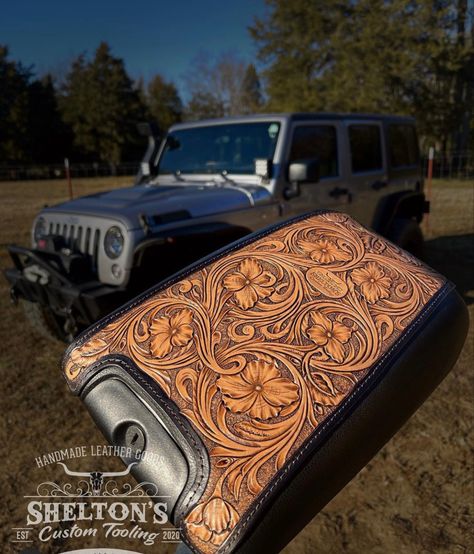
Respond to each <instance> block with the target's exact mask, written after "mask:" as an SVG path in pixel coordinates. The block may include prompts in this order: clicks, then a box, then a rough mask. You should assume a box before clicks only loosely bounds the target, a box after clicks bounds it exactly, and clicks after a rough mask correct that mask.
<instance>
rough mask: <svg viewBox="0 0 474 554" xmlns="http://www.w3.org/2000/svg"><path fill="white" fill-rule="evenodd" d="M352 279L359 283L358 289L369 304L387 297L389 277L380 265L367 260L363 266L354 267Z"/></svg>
mask: <svg viewBox="0 0 474 554" xmlns="http://www.w3.org/2000/svg"><path fill="white" fill-rule="evenodd" d="M352 280H353V281H354V283H355V284H356V285H359V287H360V291H361V292H362V294H363V295H364V297H365V299H366V300H367V302H369V303H370V304H373V303H374V302H377V300H380V299H382V298H388V297H389V295H390V293H389V289H390V284H391V280H390V277H387V276H386V275H385V273H384V271H383V269H382V268H381V267H380V265H379V264H377V263H375V262H369V263H368V264H367V265H366V266H365V267H361V268H358V269H354V271H353V272H352Z"/></svg>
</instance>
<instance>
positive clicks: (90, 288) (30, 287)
mask: <svg viewBox="0 0 474 554" xmlns="http://www.w3.org/2000/svg"><path fill="white" fill-rule="evenodd" d="M8 251H9V253H10V256H11V258H12V261H13V264H14V267H13V268H11V269H7V270H5V277H6V279H7V280H8V282H9V283H10V286H11V289H10V291H11V296H12V299H13V300H16V299H18V298H23V299H24V300H27V301H28V302H37V303H39V304H41V305H42V306H45V307H46V308H49V309H50V310H51V311H52V312H53V313H54V314H56V315H57V316H59V317H65V318H73V319H74V320H75V322H76V323H77V324H78V325H79V326H81V327H83V326H88V325H91V324H92V323H94V322H95V321H97V320H98V319H100V318H101V317H103V316H104V315H106V314H107V313H109V312H110V311H112V310H113V309H114V308H116V307H117V306H120V305H121V304H122V303H123V302H125V301H126V300H127V299H128V297H129V294H127V291H126V289H124V288H121V287H113V286H109V285H103V284H102V283H100V282H99V281H97V280H91V279H90V278H89V279H87V280H85V281H84V282H83V283H82V282H81V283H78V282H73V281H72V280H71V279H70V277H69V276H68V275H67V274H66V273H65V272H64V271H63V270H62V264H61V260H60V256H59V255H58V254H54V253H48V252H43V251H39V250H32V249H29V248H24V247H21V246H16V245H10V246H8Z"/></svg>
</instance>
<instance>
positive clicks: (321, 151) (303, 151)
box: [290, 125, 338, 177]
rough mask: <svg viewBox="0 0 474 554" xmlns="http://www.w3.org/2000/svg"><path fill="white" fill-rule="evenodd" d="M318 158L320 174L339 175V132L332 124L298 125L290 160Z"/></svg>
mask: <svg viewBox="0 0 474 554" xmlns="http://www.w3.org/2000/svg"><path fill="white" fill-rule="evenodd" d="M311 158H318V159H319V162H320V176H321V177H334V176H336V175H338V167H337V134H336V128H335V127H333V126H332V125H308V126H307V127H306V126H301V127H296V129H295V132H294V133H293V142H292V144H291V152H290V161H294V160H308V159H311Z"/></svg>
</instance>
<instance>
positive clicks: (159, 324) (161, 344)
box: [150, 308, 193, 358]
mask: <svg viewBox="0 0 474 554" xmlns="http://www.w3.org/2000/svg"><path fill="white" fill-rule="evenodd" d="M192 320H193V314H192V312H191V310H189V309H188V308H184V309H183V310H179V311H178V312H176V313H175V314H174V315H172V316H171V317H166V316H162V317H155V318H153V320H152V322H151V325H150V334H151V336H152V338H151V342H150V352H151V353H152V354H153V356H155V357H157V358H162V357H163V356H166V354H169V353H170V352H171V350H172V349H173V347H174V346H181V347H182V346H186V345H187V344H188V343H189V341H190V340H191V338H192V336H193V328H192V327H191V322H192Z"/></svg>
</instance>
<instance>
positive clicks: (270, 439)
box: [65, 213, 444, 553]
mask: <svg viewBox="0 0 474 554" xmlns="http://www.w3.org/2000/svg"><path fill="white" fill-rule="evenodd" d="M443 283H444V282H443V279H442V278H441V277H440V276H439V275H438V274H436V273H435V272H433V271H432V270H430V269H429V268H427V267H426V266H424V265H423V264H422V263H421V262H419V261H418V260H416V259H415V258H413V257H412V256H411V255H409V254H407V253H406V252H404V251H402V250H400V249H398V248H397V247H395V246H394V245H392V244H391V243H388V242H386V241H385V240H384V239H382V238H381V237H379V236H377V235H376V234H374V233H372V232H370V231H368V230H367V229H365V228H363V227H362V226H360V225H359V224H358V223H356V222H355V221H354V220H352V219H350V218H349V217H348V216H345V215H343V214H339V213H325V214H319V215H313V216H309V217H308V218H306V219H302V220H299V221H297V222H293V223H290V224H288V225H287V226H283V227H280V228H277V229H276V230H274V231H273V232H271V233H270V234H267V235H266V236H262V237H261V238H257V239H256V240H254V241H253V242H251V243H247V244H245V245H244V246H242V247H241V248H239V249H234V250H233V251H231V252H230V253H228V254H227V255H225V256H223V257H221V258H218V259H216V260H214V261H211V262H210V263H209V264H208V265H207V266H205V267H202V268H200V269H198V270H196V271H195V272H194V273H192V274H190V275H189V276H187V277H185V278H183V279H182V280H180V281H178V282H177V283H175V284H172V285H170V286H168V287H167V288H165V289H164V290H161V291H159V292H155V293H153V294H152V295H150V296H148V297H147V298H145V299H144V300H142V301H141V302H140V303H139V304H137V305H132V307H130V308H129V309H127V310H126V311H125V312H123V313H119V314H118V315H116V316H114V318H113V319H112V320H111V321H110V322H108V323H107V324H106V325H105V326H104V327H102V328H101V329H99V330H98V331H97V332H96V333H95V334H94V335H93V336H90V335H89V336H87V335H86V337H85V338H84V339H83V343H82V344H79V345H78V346H77V347H76V348H75V349H73V350H72V352H71V353H70V356H69V358H68V359H67V361H66V365H65V371H66V376H67V378H68V379H69V380H70V381H71V382H74V381H75V380H76V379H78V377H79V376H80V375H82V376H83V374H84V372H87V369H88V368H90V366H91V365H92V364H93V363H94V362H95V361H97V360H98V359H99V358H101V357H103V356H104V355H108V354H122V355H125V356H128V357H129V358H131V359H132V360H133V361H134V362H135V364H136V365H137V367H138V368H139V369H140V370H141V371H143V372H145V373H147V374H148V375H149V376H151V377H152V378H153V379H154V380H155V381H156V383H157V384H158V385H159V386H160V387H161V388H162V390H163V391H164V392H165V393H166V395H167V396H168V397H169V398H170V399H171V400H172V401H173V402H174V403H175V404H176V405H177V406H178V408H179V410H180V412H181V413H182V414H184V416H185V417H187V418H188V420H189V421H190V422H191V424H192V425H193V427H194V429H195V430H196V432H197V433H198V434H199V435H200V437H201V439H202V441H203V442H204V444H205V446H206V448H207V450H208V453H209V456H210V459H211V470H210V476H209V480H208V483H207V487H206V490H205V492H204V494H203V495H202V497H201V499H200V500H199V503H198V504H197V505H195V506H194V507H193V508H192V509H190V510H189V511H188V513H187V515H186V516H185V518H184V521H183V527H184V529H185V532H186V534H187V539H188V542H189V543H190V544H191V545H192V546H193V548H194V549H196V550H198V551H200V552H205V553H213V552H216V551H217V550H220V551H222V552H225V551H226V550H227V547H226V544H225V542H226V540H227V539H228V538H229V537H230V536H231V535H232V534H233V533H234V534H235V533H240V531H239V529H235V530H234V528H235V527H236V525H237V524H238V523H239V521H240V522H241V524H243V523H245V521H246V517H247V515H246V514H247V513H249V512H250V511H251V510H252V506H254V505H255V503H257V502H258V501H259V499H261V498H262V497H263V496H264V495H265V491H266V490H268V488H269V487H270V486H271V481H272V478H273V476H274V475H275V473H276V472H277V471H278V470H281V469H282V468H284V467H285V465H286V464H288V463H289V461H290V460H291V458H292V456H293V455H294V454H295V453H296V452H297V451H298V449H299V448H300V447H301V446H302V445H303V443H305V441H307V440H308V439H309V438H310V437H311V435H312V434H314V433H315V431H316V430H317V429H318V427H319V426H320V425H321V424H322V423H323V422H324V421H325V420H326V419H327V418H328V416H330V414H331V413H332V412H333V411H334V409H335V408H336V407H337V406H338V405H339V404H340V403H341V401H342V400H343V399H344V398H345V397H346V396H347V395H349V394H350V392H351V391H352V390H353V389H354V387H355V386H356V385H357V383H358V382H360V381H361V379H363V378H364V377H365V376H366V375H367V373H368V372H369V371H370V369H371V368H372V367H373V366H374V364H376V362H377V361H378V360H379V359H380V358H381V357H382V356H383V355H384V353H386V352H387V350H388V349H389V348H390V346H391V345H392V344H393V343H394V342H395V341H396V340H397V338H398V337H399V336H400V335H401V334H402V333H403V331H404V329H405V328H406V327H407V326H408V325H409V324H410V322H412V321H413V319H414V318H415V317H416V316H417V314H418V313H419V312H420V311H421V310H422V308H423V306H425V305H426V303H427V302H428V301H429V300H430V298H431V297H432V296H433V295H434V294H435V293H436V291H438V290H439V289H440V288H441V286H442V285H443ZM233 530H234V531H233Z"/></svg>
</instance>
